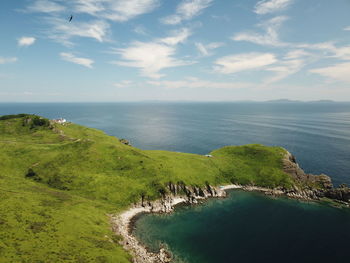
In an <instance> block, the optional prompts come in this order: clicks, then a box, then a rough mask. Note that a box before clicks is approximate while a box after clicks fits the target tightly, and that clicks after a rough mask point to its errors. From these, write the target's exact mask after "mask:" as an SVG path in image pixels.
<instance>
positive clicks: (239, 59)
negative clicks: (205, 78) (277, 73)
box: [214, 53, 277, 74]
mask: <svg viewBox="0 0 350 263" xmlns="http://www.w3.org/2000/svg"><path fill="white" fill-rule="evenodd" d="M276 62H277V59H276V57H275V55H273V54H271V53H246V54H238V55H232V56H226V57H222V58H219V59H218V60H216V61H215V64H216V66H215V67H214V69H215V71H217V72H220V73H224V74H231V73H236V72H239V71H245V70H250V69H258V68H264V67H266V66H268V65H271V64H274V63H276Z"/></svg>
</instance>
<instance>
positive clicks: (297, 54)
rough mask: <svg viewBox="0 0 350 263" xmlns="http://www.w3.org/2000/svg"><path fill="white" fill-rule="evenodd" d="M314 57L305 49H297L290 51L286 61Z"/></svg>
mask: <svg viewBox="0 0 350 263" xmlns="http://www.w3.org/2000/svg"><path fill="white" fill-rule="evenodd" d="M310 56H313V54H311V53H310V52H307V51H305V50H303V49H295V50H292V51H289V52H288V53H287V54H286V55H285V59H297V58H303V57H310Z"/></svg>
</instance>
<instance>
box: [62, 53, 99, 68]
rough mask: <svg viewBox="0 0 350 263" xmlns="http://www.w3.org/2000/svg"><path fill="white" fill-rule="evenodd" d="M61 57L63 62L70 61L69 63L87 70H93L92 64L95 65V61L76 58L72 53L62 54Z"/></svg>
mask: <svg viewBox="0 0 350 263" xmlns="http://www.w3.org/2000/svg"><path fill="white" fill-rule="evenodd" d="M60 57H61V59H62V60H65V61H68V62H72V63H75V64H78V65H81V66H84V67H87V68H92V64H93V63H94V61H93V60H92V59H89V58H79V57H76V56H75V55H73V54H72V53H65V52H62V53H60Z"/></svg>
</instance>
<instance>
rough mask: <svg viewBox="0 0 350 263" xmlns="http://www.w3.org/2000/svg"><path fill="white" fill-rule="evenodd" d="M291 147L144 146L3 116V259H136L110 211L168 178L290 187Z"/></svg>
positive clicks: (156, 192)
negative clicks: (201, 150) (192, 149)
mask: <svg viewBox="0 0 350 263" xmlns="http://www.w3.org/2000/svg"><path fill="white" fill-rule="evenodd" d="M284 153H285V150H283V149H282V148H279V147H266V146H262V145H245V146H230V147H224V148H221V149H218V150H215V151H213V152H212V153H210V154H211V155H212V156H213V157H206V156H201V155H195V154H186V153H176V152H167V151H143V150H140V149H137V148H134V147H132V146H129V145H126V144H125V143H124V141H122V142H120V141H119V140H118V139H117V138H115V137H112V136H108V135H106V134H105V133H103V132H102V131H99V130H95V129H91V128H86V127H83V126H79V125H76V124H67V125H60V124H56V123H51V124H50V122H49V121H48V120H47V119H45V118H41V117H39V116H34V115H26V114H21V115H17V116H16V115H11V116H10V117H9V116H3V117H0V160H1V163H0V255H1V257H0V262H130V256H129V255H128V254H127V253H126V252H125V251H124V250H123V249H122V248H121V247H120V246H119V245H118V242H117V240H118V238H119V237H116V236H114V234H113V233H112V231H111V229H110V225H109V218H108V216H107V215H108V214H110V213H116V212H119V211H122V210H123V209H126V208H127V207H128V206H129V205H130V204H132V203H133V202H137V201H140V200H141V198H142V199H145V200H147V199H148V200H153V199H156V198H159V197H160V196H161V195H162V194H164V193H165V192H166V191H167V190H166V187H165V186H166V184H168V183H169V182H173V183H176V182H182V183H184V184H186V185H196V186H205V185H206V184H210V185H223V184H230V183H232V182H234V183H240V184H252V185H258V186H264V187H276V186H281V187H285V188H289V187H291V186H292V185H293V181H292V180H291V178H290V177H289V176H288V175H287V174H285V173H284V172H283V171H282V161H281V159H282V156H283V155H284Z"/></svg>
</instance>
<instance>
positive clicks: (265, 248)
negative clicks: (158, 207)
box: [134, 191, 350, 263]
mask: <svg viewBox="0 0 350 263" xmlns="http://www.w3.org/2000/svg"><path fill="white" fill-rule="evenodd" d="M134 234H135V235H136V236H137V237H138V239H139V240H141V241H142V242H143V243H144V244H146V245H147V246H148V247H149V249H150V250H152V251H157V250H158V248H159V246H160V244H166V245H167V247H168V248H169V249H170V250H171V251H172V253H173V255H174V257H175V262H188V263H235V262H238V263H256V262H264V263H265V262H267V263H282V262H283V263H316V262H317V263H323V262H332V263H338V262H339V263H343V262H349V240H350V210H349V209H337V208H333V207H330V206H325V205H322V204H317V203H315V204H311V203H305V202H301V201H297V200H290V199H286V198H278V199H275V198H272V197H267V196H265V195H263V194H259V193H249V192H243V191H231V192H230V194H229V197H228V198H227V199H211V200H209V201H207V202H206V203H205V204H203V205H198V206H193V207H182V208H177V209H176V211H175V213H173V214H170V215H144V216H141V217H140V218H139V219H138V220H137V221H136V229H135V230H134Z"/></svg>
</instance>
